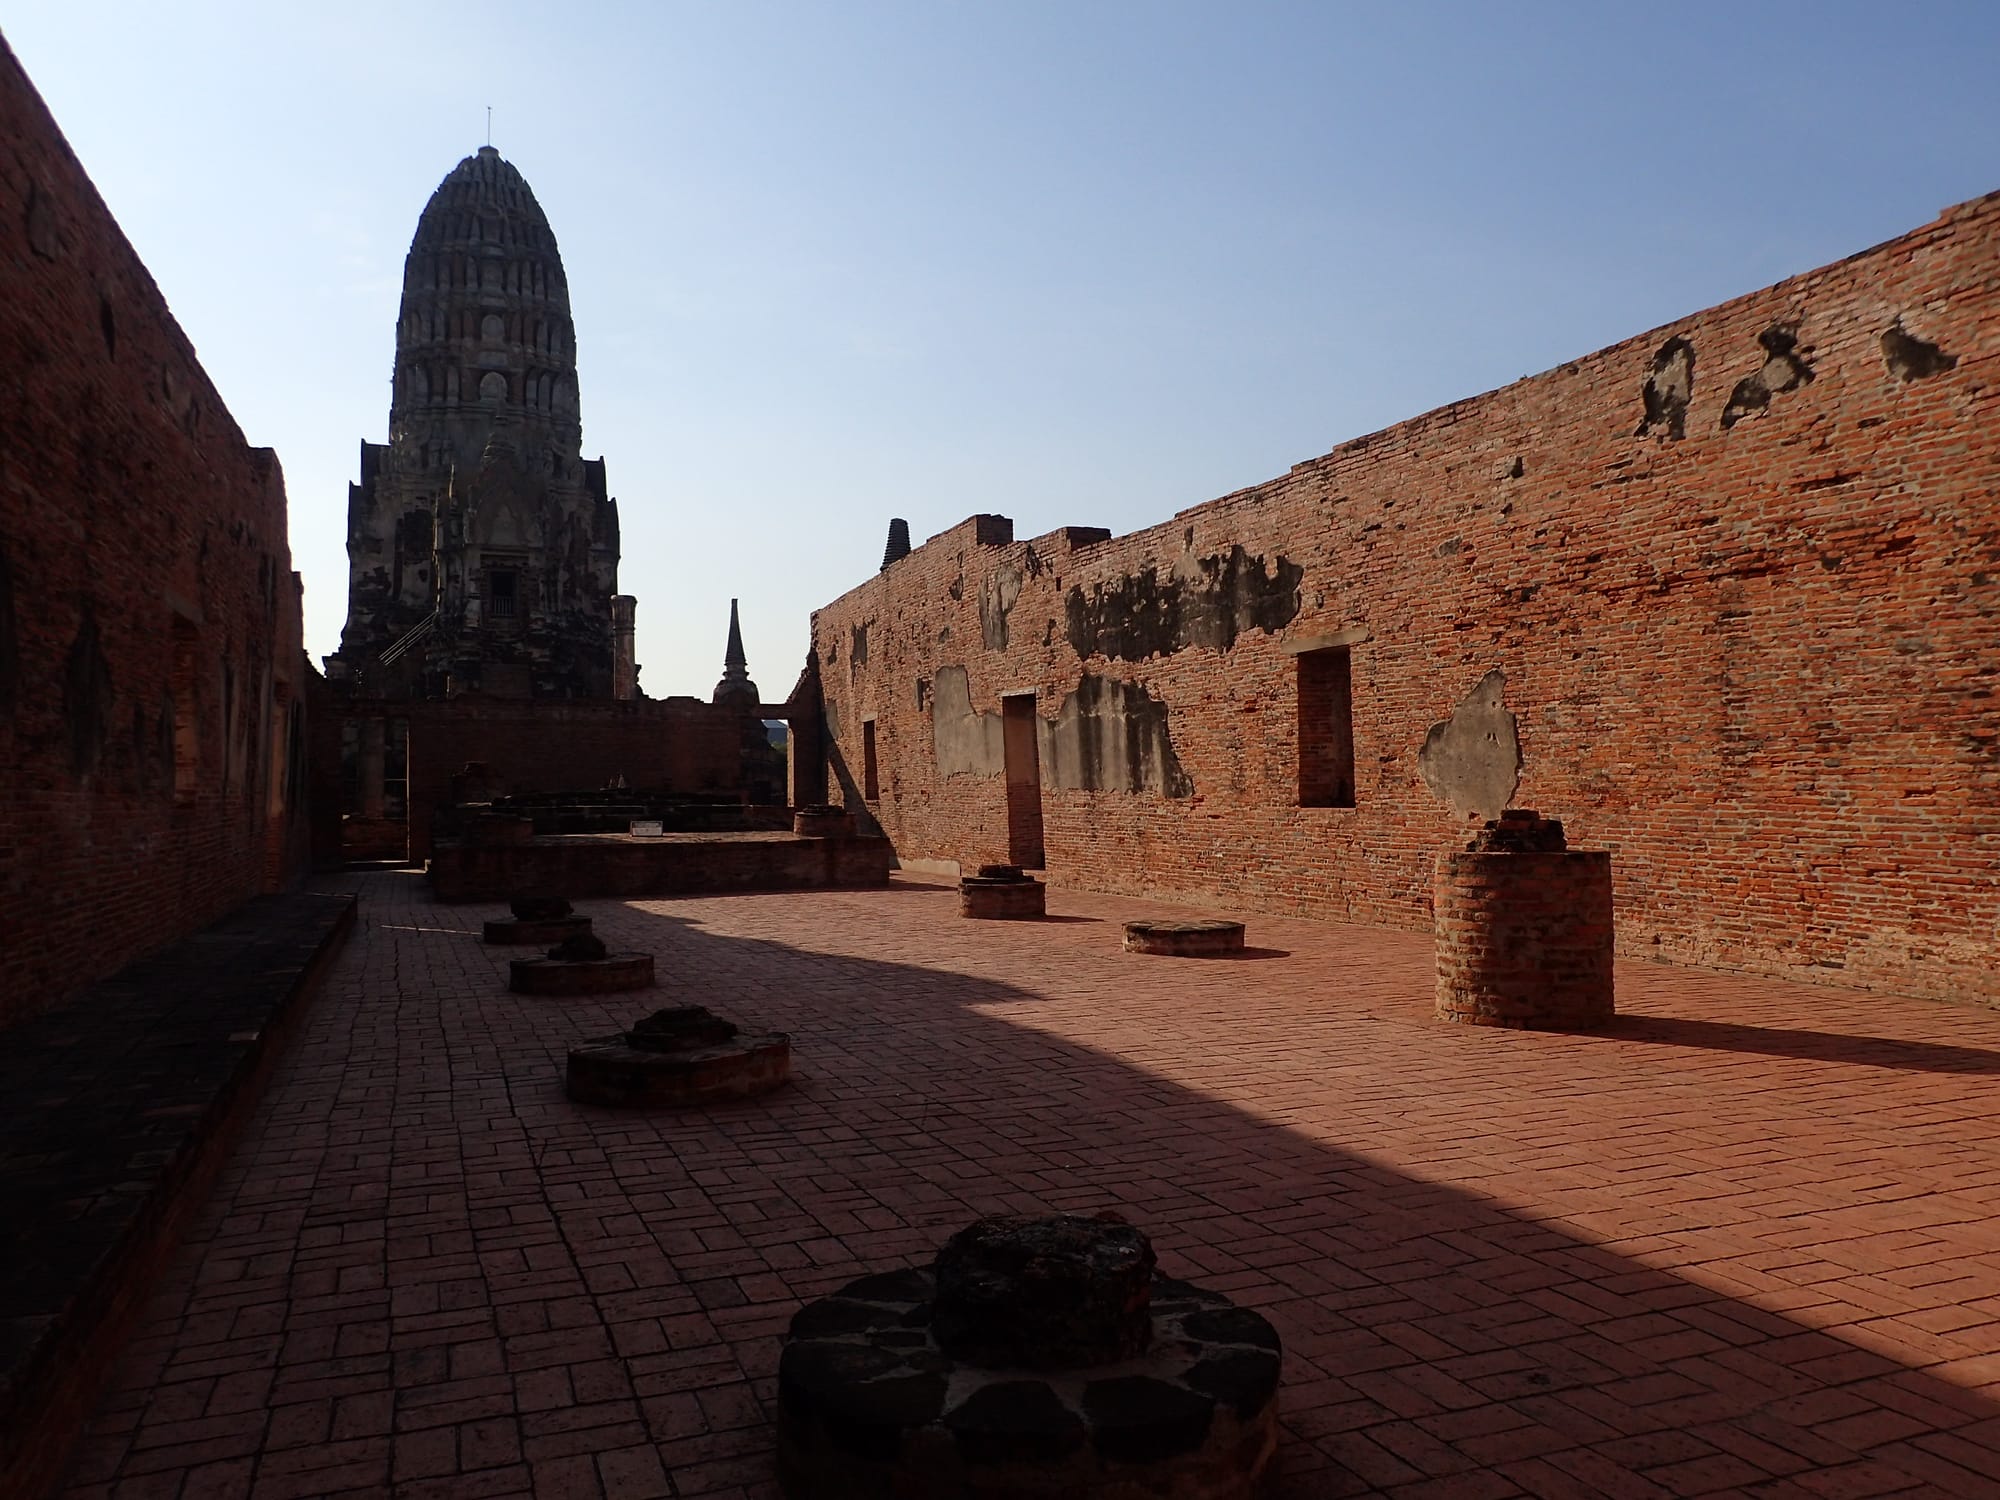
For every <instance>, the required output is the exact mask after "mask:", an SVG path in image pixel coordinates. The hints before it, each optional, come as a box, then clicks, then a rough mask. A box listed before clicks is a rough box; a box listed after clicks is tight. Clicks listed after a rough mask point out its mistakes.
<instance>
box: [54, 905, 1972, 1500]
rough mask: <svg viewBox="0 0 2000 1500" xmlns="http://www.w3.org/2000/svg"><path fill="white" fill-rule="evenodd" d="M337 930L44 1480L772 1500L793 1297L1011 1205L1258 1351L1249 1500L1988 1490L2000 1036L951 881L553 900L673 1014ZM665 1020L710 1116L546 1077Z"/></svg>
mask: <svg viewBox="0 0 2000 1500" xmlns="http://www.w3.org/2000/svg"><path fill="white" fill-rule="evenodd" d="M349 883H350V884H352V885H353V886H354V887H356V888H359V889H360V890H361V891H362V893H363V894H362V926H361V927H360V928H359V929H357V932H356V934H355V937H354V940H353V941H352V943H351V944H350V946H349V948H348V950H347V952H346V953H345V954H344V955H343V956H342V958H341V960H340V961H339V964H338V967H337V968H336V970H335V972H334V974H333V977H332V979H331V980H330V982H329V985H328V987H327V989H326V990H325V991H324V992H323V993H322V994H321V996H320V997H319V999H318V1000H317V1001H316V1002H315V1004H314V1008H313V1010H312V1013H311V1014H310V1016H309V1017H308V1018H307V1020H306V1022H305V1024H304V1027H303V1030H302V1032H301V1035H300V1036H299V1038H298V1039H297V1040H296V1041H295V1042H294V1043H293V1044H292V1049H291V1052H290V1054H289V1055H288V1056H287V1058H286V1059H285V1061H284V1062H283V1064H282V1066H281V1068H280V1070H279V1072H278V1074H277V1075H276V1077H275V1079H274V1081H273V1083H272V1086H271V1088H270V1090H269V1092H268V1093H267V1095H266V1096H265V1098H264V1100H263V1103H262V1104H261V1106H260V1108H259V1111H258V1114H257V1117H256V1119H255V1121H254V1122H253V1123H252V1125H251V1126H250V1128H249V1130H248V1131H247V1133H246V1135H245V1137H244V1140H243V1142H242V1144H241V1145H240V1146H239V1148H238V1150H237V1152H236V1155H235V1157H234V1158H233V1159H232V1161H231V1163H230V1165H229V1167H228V1168H227V1169H226V1171H225V1173H224V1175H223V1177H222V1180H221V1182H220V1184H219V1186H218V1188H217V1190H216V1193H215V1196H214V1199H213V1201H212V1202H211V1203H210V1204H209V1206H208V1208H207V1210H206V1212H205V1214H204V1215H203V1216H202V1217H201V1219H200V1221H199V1223H198V1225H197V1227H196V1229H195V1230H194V1232H193V1236H192V1239H191V1241H190V1243H189V1244H188V1245H186V1246H185V1247H184V1249H183V1250H182V1252H181V1254H180V1255H179V1256H178V1258H177V1260H176V1262H175V1264H174V1267H173V1270H172V1272H171V1274H170V1277H169V1280H168V1282H167V1283H166V1284H165V1285H164V1286H163V1287H162V1289H161V1290H160V1292H159V1293H158V1295H157V1296H156V1297H155V1298H154V1299H153V1301H152V1302H151V1304H150V1305H149V1308H148V1310H147V1312H146V1314H145V1317H144V1320H143V1324H142V1326H141V1327H140V1328H139V1330H138V1332H137V1333H136V1335H135V1337H134V1339H133V1342H132V1343H131V1345H130V1347H129V1349H128V1350H127V1352H126V1355H125V1357H124V1359H123V1360H122V1362H121V1364H120V1366H119V1368H118V1370H117V1373H116V1375H115V1377H114V1389H113V1390H112V1392H111V1393H110V1394H109V1395H108V1397H107V1398H106V1399H105V1401H104V1402H103V1404H102V1406H101V1408H100V1410H99V1412H98V1414H97V1417H96V1419H95V1422H94V1425H93V1428H92V1431H91V1434H90V1436H89V1437H88V1438H87V1439H86V1442H85V1445H84V1447H83V1449H82V1451H81V1453H80V1456H79V1459H78V1464H77V1468H76V1471H75V1474H74V1476H73V1485H72V1488H71V1489H70V1490H69V1492H68V1493H69V1495H70V1496H71V1497H73V1500H83V1497H86V1496H88V1497H98V1496H107V1495H110V1496H117V1497H139V1496H149V1497H181V1500H193V1497H198V1496H201V1497H206V1496H218V1497H219V1496H233V1495H246V1494H254V1495H257V1496H271V1497H279V1496H307V1495H335V1494H340V1495H347V1494H352V1495H383V1494H391V1493H393V1494H395V1495H397V1496H405V1495H407V1496H412V1497H415V1496H424V1497H438V1500H443V1497H457V1496H465V1497H478V1496H501V1495H516V1494H522V1495H525V1494H530V1493H532V1494H536V1495H542V1496H589V1497H594V1496H599V1495H602V1496H607V1497H611V1500H623V1497H633V1500H640V1497H647V1496H667V1495H673V1496H708V1497H715V1500H724V1497H728V1500H747V1497H751V1496H756V1497H760V1500H763V1497H770V1496H773V1495H775V1493H776V1489H775V1484H774V1482H773V1479H772V1441H773V1440H772V1417H773V1406H774V1371H775V1369H776V1366H777V1357H778V1338H779V1334H780V1332H781V1331H782V1329H783V1328H784V1326H785V1323H786V1321H787V1319H788V1318H789V1317H790V1316H791V1314H792V1312H793V1310H794V1309H795V1308H796V1307H797V1306H798V1305H799V1303H800V1301H801V1300H802V1299H805V1298H809V1297H812V1296H814V1295H816V1294H818V1293H820V1292H823V1291H825V1290H827V1289H829V1288H831V1287H833V1286H835V1285H837V1284H838V1283H840V1282H843V1281H845V1280H847V1279H849V1278H851V1277H853V1276H856V1275H859V1274H861V1273H862V1272H864V1271H868V1270H875V1269H883V1268H888V1267H892V1266H898V1265H903V1264H907V1263H911V1262H915V1261H919V1260H923V1259H925V1258H927V1257H928V1255H929V1254H930V1252H931V1251H932V1250H934V1249H935V1247H936V1246H937V1245H938V1243H939V1242H940V1241H941V1240H942V1239H943V1238H944V1237H945V1236H946V1235H947V1234H948V1233H949V1232H950V1231H951V1230H953V1229H955V1228H957V1227H959V1226H961V1225H962V1224H964V1223H966V1222H967V1221H968V1220H970V1219H972V1218H973V1217H975V1216H977V1215H980V1214H986V1213H992V1212H996V1211H1023V1210H1058V1209H1066V1210H1085V1211H1089V1210H1096V1209H1100V1208H1104V1207H1111V1206H1115V1207H1118V1208H1120V1209H1122V1210H1123V1211H1124V1212H1125V1213H1126V1215H1127V1216H1128V1217H1130V1218H1131V1219H1132V1220H1134V1221H1135V1222H1137V1223H1139V1224H1141V1225H1142V1226H1144V1227H1145V1228H1147V1229H1148V1230H1150V1231H1151V1233H1152V1234H1153V1237H1154V1241H1155V1244H1156V1245H1157V1247H1158V1248H1159V1250H1160V1255H1161V1261H1162V1265H1163V1267H1164V1268H1165V1269H1167V1270H1168V1271H1170V1272H1171V1273H1173V1274H1176V1275H1184V1276H1192V1277H1196V1278H1199V1279H1202V1280H1205V1281H1207V1282H1209V1283H1211V1284H1212V1285H1215V1286H1217V1287H1220V1288H1222V1289H1224V1290H1227V1291H1229V1292H1230V1293H1232V1294H1233V1295H1234V1296H1236V1297H1237V1298H1238V1299H1239V1300H1241V1301H1245V1302H1248V1303H1251V1304H1253V1305H1255V1306H1257V1307H1258V1308H1260V1309H1261V1310H1262V1311H1263V1312H1264V1313H1265V1314H1266V1315H1267V1316H1268V1317H1270V1318H1271V1320H1272V1321H1273V1322H1274V1323H1276V1324H1277V1326H1278V1328H1279V1330H1280V1331H1281V1332H1282V1334H1283V1335H1284V1339H1285V1346H1286V1355H1285V1378H1284V1385H1283V1389H1282V1393H1281V1397H1280V1401H1281V1411H1282V1414H1283V1421H1284V1431H1285V1439H1284V1445H1283V1447H1282V1449H1281V1451H1280V1458H1279V1466H1280V1472H1279V1473H1278V1475H1277V1477H1276V1478H1275V1480H1274V1482H1273V1484H1272V1486H1271V1493H1272V1495H1273V1496H1274V1497H1279V1500H1296V1497H1316V1496H1333V1495H1350V1494H1367V1493H1375V1492H1386V1493H1389V1494H1393V1495H1398V1496H1401V1495H1454V1496H1504V1495H1514V1494H1533V1495H1579V1496H1620V1497H1622V1496H1654V1495H1659V1496H1668V1495H1673V1496H1685V1495H1706V1494H1768V1495H1793V1496H1816V1497H1850V1496H1869V1495H1888V1494H1939V1495H1952V1496H1978V1495H2000V1478H1996V1477H1995V1476H1996V1475H2000V1147H1996V1143H1995V1136H1994V1117H1995V1101H1996V1098H2000V1014H1995V1013H1992V1012H1987V1011H1980V1010H1973V1009H1963V1008H1957V1007H1952V1006H1946V1005H1939V1004H1933V1003H1926V1002H1922V1001H1915V1000H1901V999H1895V998H1890V997H1870V996H1862V995H1856V994H1852V993H1847V992H1843V991H1839V990H1830V989H1816V988H1807V987H1803V986H1796V985H1786V984H1778V983H1772V982H1768V981H1762V980H1747V979H1741V978H1734V977H1728V976H1720V975H1715V974H1707V973H1700V972H1692V971H1687V970H1676V969H1667V968H1660V967H1653V966H1648V965H1640V964H1633V965H1627V966H1624V967H1622V968H1621V969H1620V972H1619V985H1620V990H1619V999H1620V1005H1621V1008H1622V1009H1623V1010H1625V1011H1626V1012H1628V1013H1629V1015H1630V1016H1631V1019H1628V1020H1624V1021H1621V1023H1620V1025H1619V1026H1618V1028H1617V1029H1616V1030H1615V1031H1613V1032H1612V1033H1609V1034H1605V1035H1600V1036H1591V1037H1582V1036H1545V1035H1532V1034H1525V1033H1503V1032H1489V1031H1476V1030H1470V1029H1460V1028H1455V1027H1451V1026H1446V1025H1441V1024H1439V1023H1437V1022H1434V1021H1433V1020H1431V1019H1430V1016H1429V1004H1430V967H1429V965H1430V947H1429V942H1428V939H1426V938H1424V937H1422V936H1413V935H1408V934H1401V933H1391V932H1382V931H1378V930H1374V929H1362V928H1343V927H1336V926H1330V925H1323V924H1315V923H1306V922H1289V921H1280V920H1277V919H1272V918H1259V919H1255V920H1253V922H1252V924H1251V928H1250V941H1251V942H1252V943H1253V944H1259V945H1261V948H1260V949H1259V951H1258V952H1257V953H1255V954H1254V955H1253V956H1251V957H1249V958H1246V959H1243V960H1239V961H1234V962H1209V963H1203V962H1199V961H1190V960H1173V959H1153V958H1140V957H1132V956H1127V955H1125V954H1122V953H1121V952H1120V951H1119V948H1118V927H1117V925H1116V924H1117V922H1118V921H1119V920H1120V919H1122V918H1125V917H1129V916H1135V915H1145V914H1152V913H1159V912H1163V911H1165V910H1167V908H1163V907H1161V906H1159V905H1157V904H1154V903H1143V902H1135V901H1127V900H1121V899H1112V898H1103V897H1084V896H1076V895H1065V894H1061V893H1058V894H1057V895H1056V896H1055V897H1054V898H1053V899H1052V900H1051V903H1050V905H1051V908H1052V910H1053V911H1054V912H1056V913H1058V914H1060V916H1061V918H1062V920H1058V921H1052V922H1049V923H1046V924H1015V923H970V922H963V921H960V920H959V919H958V918H957V917H956V915H955V905H954V900H955V898H954V896H953V895H952V894H951V893H950V892H948V891H946V890H944V889H942V888H938V887H926V886H922V885H917V884H906V883H898V884H897V885H895V886H893V887H891V888H890V889H888V890H886V891H866V892H819V893H800V894H787V895H757V896H733V897H721V898H715V899H707V900H678V901H656V902H636V903H630V904H624V903H616V902H589V903H583V904H582V905H581V909H582V910H585V911H588V912H589V913H590V914H591V915H593V916H595V917H596V918H597V922H598V930H599V932H600V933H602V934H603V935H605V936H606V937H607V938H608V939H610V940H611V942H612V946H613V947H614V948H618V947H639V948H646V949H650V950H652V951H653V952H654V953H656V954H657V955H658V957H659V971H660V974H661V976H662V979H663V988H662V990H660V991H654V992H651V993H649V994H642V995H637V996H624V997H613V999H612V1000H610V1001H606V1002H600V1001H549V1000H532V999H526V998H521V997H515V996H511V995H509V994H508V993H507V991H506V985H505V972H506V969H505V964H506V958H507V956H508V951H509V950H504V949H488V948H485V947H482V946H481V944H480V942H479V940H478V936H477V934H478V930H479V921H480V919H481V918H482V917H486V916H492V915H497V914H499V911H500V909H499V908H498V907H482V906H468V907H440V906H435V905H432V904H431V903H430V902H429V901H428V900H427V899H426V897H425V894H424V887H423V884H422V882H421V881H420V880H419V879H418V878H417V877H414V876H412V875H408V874H373V875H367V876H357V877H353V878H352V880H351V882H349ZM683 999H685V1000H694V1001H699V1002H702V1003H706V1004H709V1005H712V1006H714V1007H715V1008H717V1009H721V1010H724V1011H725V1012H727V1013H729V1014H730V1015H732V1016H733V1017H735V1018H736V1019H739V1020H742V1021H747V1022H756V1023H760V1024H765V1025H769V1026H775V1027H780V1028H784V1029H786V1030H789V1031H790V1032H791V1033H792V1034H793V1042H794V1047H795V1057H796V1068H797V1074H798V1077H797V1081H796V1083H795V1084H794V1085H793V1086H792V1087H791V1088H789V1089H788V1090H787V1091H785V1092H782V1093H780V1094H777V1095H773V1096H771V1097H770V1098H768V1099H766V1100H762V1101H757V1102H753V1103H750V1104H747V1105H740V1106H732V1107H730V1108H727V1109H719V1110H715V1111H712V1112H707V1113H697V1114H682V1115H641V1116H634V1115H629V1114H619V1113H613V1112H610V1111H604V1110H593V1109H586V1108H581V1107H578V1106H575V1105H572V1104H570V1103H569V1102H568V1100H567V1099H565V1097H564V1096H563V1092H562V1087H561V1069H562V1061H563V1053H564V1049H565V1047H566V1045H567V1044H568V1043H569V1042H570V1041H571V1040H573V1039H575V1038H578V1037H584V1036H590V1035H594V1034H603V1033H605V1032H608V1031H612V1030H617V1029H620V1028H621V1027H622V1025H623V1024H625V1023H628V1022H629V1021H630V1020H631V1019H632V1018H633V1017H634V1016H636V1015H637V1014H639V1013H641V1011H642V1010H644V1009H650V1008H652V1007H654V1006H656V1005H659V1004H665V1003H668V1002H669V1000H683Z"/></svg>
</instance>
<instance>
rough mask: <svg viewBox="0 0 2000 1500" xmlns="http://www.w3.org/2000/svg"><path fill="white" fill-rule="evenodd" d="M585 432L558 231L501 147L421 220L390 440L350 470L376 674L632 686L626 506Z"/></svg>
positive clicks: (458, 174) (346, 643)
mask: <svg viewBox="0 0 2000 1500" xmlns="http://www.w3.org/2000/svg"><path fill="white" fill-rule="evenodd" d="M582 442H583V427H582V418H581V416H580V415H579V408H578V403H577V383H576V327H575V324H574V323H573V322H572V321H571V319H570V306H569V281H568V279H567V277H566V276H565V274H564V271H563V262H562V254H561V252H560V251H559V250H558V249H557V247H556V237H555V233H554V231H552V230H551V229H550V228H549V221H548V216H547V215H546V214H544V213H543V212H542V208H541V205H540V204H539V203H537V202H536V201H535V195H534V192H533V191H532V190H531V189H530V188H529V186H528V184H527V181H526V179H524V178H523V177H522V176H521V174H520V172H519V171H517V170H516V169H515V167H514V166H513V164H512V163H511V162H508V161H506V160H505V159H503V158H502V157H501V155H500V153H499V152H498V151H495V150H494V149H493V148H492V147H491V146H482V147H480V148H479V150H478V151H476V152H474V153H473V154H472V155H471V156H468V157H466V158H465V159H464V160H463V161H461V162H460V163H459V164H458V165H457V166H456V167H454V168H453V169H452V170H451V171H450V172H449V173H448V174H446V176H445V179H444V181H442V182H441V183H439V184H438V188H437V191H436V192H435V193H433V194H432V195H431V199H430V202H429V203H428V204H426V205H425V207H424V211H423V213H422V215H421V216H420V217H419V218H418V220H417V229H416V234H415V235H414V237H413V238H412V239H411V241H410V253H409V256H408V257H407V259H406V260H405V261H404V263H403V299H402V305H401V308H400V310H399V311H398V314H397V318H396V364H395V371H394V377H393V383H392V385H391V388H390V397H389V441H388V442H387V443H386V444H378V443H364V444H363V445H362V450H361V482H360V483H359V484H356V485H352V486H350V487H349V492H348V526H347V536H348V540H347V550H348V559H349V569H348V611H347V627H346V629H345V630H344V631H343V632H342V633H341V649H340V651H339V652H338V653H336V655H337V657H338V658H339V659H340V660H341V661H342V662H343V663H344V664H345V665H347V666H348V667H349V668H351V669H353V670H355V671H357V672H359V673H361V674H362V675H363V676H364V678H368V679H371V681H370V690H371V691H375V692H392V679H393V678H395V677H397V676H399V675H400V676H407V677H408V678H410V679H411V680H410V681H409V682H408V683H406V684H405V685H404V690H402V691H394V692H393V693H392V695H394V696H405V695H408V694H409V693H414V694H415V695H416V696H435V695H436V694H437V693H438V692H440V691H449V692H454V693H455V692H460V691H475V692H481V693H487V694H493V695H497V696H505V697H536V698H597V697H602V698H609V697H611V696H613V693H614V691H615V689H616V686H617V684H616V682H615V681H614V677H615V669H614V662H613V642H612V610H613V606H612V602H611V601H612V599H613V598H614V597H615V596H616V595H617V593H618V507H617V502H615V501H614V500H612V499H611V497H610V495H609V494H608V493H607V490H606V486H605V476H604V462H603V460H602V459H596V460H587V459H585V458H584V457H583V455H582ZM418 645H421V646H422V650H421V651H415V650H413V648H414V647H415V646H418ZM397 661H401V662H403V663H404V665H403V666H402V667H399V668H397V670H396V672H395V673H389V672H387V671H386V670H385V669H386V668H387V667H388V666H389V665H390V664H392V663H394V662H397Z"/></svg>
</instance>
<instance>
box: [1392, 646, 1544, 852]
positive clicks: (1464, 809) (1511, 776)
mask: <svg viewBox="0 0 2000 1500" xmlns="http://www.w3.org/2000/svg"><path fill="white" fill-rule="evenodd" d="M1506 693H1507V678H1506V676H1505V674H1503V673H1502V672H1501V671H1500V669H1499V668H1498V667H1495V668H1494V669H1493V670H1492V671H1490V672H1488V673H1487V674H1486V675H1485V676H1484V677H1482V678H1480V679H1479V682H1478V684H1477V685H1476V686H1475V687H1474V688H1473V689H1472V691H1471V692H1470V693H1467V694H1466V695H1465V700H1464V701H1463V702H1462V703H1460V704H1459V705H1458V707H1457V708H1455V709H1453V710H1452V715H1451V717H1450V718H1448V719H1446V720H1444V721H1443V722H1442V723H1438V724H1433V725H1431V730H1430V733H1429V734H1427V735H1425V736H1424V747H1423V749H1422V750H1421V751H1419V752H1418V754H1417V769H1418V770H1419V771H1420V772H1422V773H1423V778H1424V785H1425V786H1427V787H1429V788H1430V789H1431V791H1432V792H1434V793H1435V794H1436V795H1437V796H1438V797H1439V798H1440V799H1441V800H1443V801H1445V802H1447V803H1449V804H1450V805H1451V808H1452V810H1453V811H1454V812H1456V813H1458V814H1460V815H1461V816H1464V817H1472V816H1474V815H1477V816H1479V817H1482V818H1497V817H1499V816H1500V814H1501V812H1502V810H1503V809H1505V808H1506V807H1507V805H1508V804H1509V803H1510V802H1512V801H1513V798H1514V789H1515V788H1516V787H1517V786H1519V785H1520V782H1521V741H1520V737H1519V735H1518V734H1517V733H1516V732H1515V723H1514V715H1513V714H1511V713H1509V712H1508V711H1507V707H1506V702H1505V699H1506Z"/></svg>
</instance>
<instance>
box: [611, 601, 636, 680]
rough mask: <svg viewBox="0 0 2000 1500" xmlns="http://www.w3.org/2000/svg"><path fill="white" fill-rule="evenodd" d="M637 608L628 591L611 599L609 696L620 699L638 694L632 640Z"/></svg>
mask: <svg viewBox="0 0 2000 1500" xmlns="http://www.w3.org/2000/svg"><path fill="white" fill-rule="evenodd" d="M638 611H639V601H638V599H636V598H635V597H633V596H632V595H631V594H619V595H617V596H616V597H615V598H613V599H612V601H611V696H612V697H614V698H616V699H618V700H619V701H620V702H629V701H630V700H631V699H634V698H636V697H638V696H639V665H638V656H637V654H636V652H635V650H634V648H633V641H632V631H633V628H634V626H635V624H636V623H637V615H638Z"/></svg>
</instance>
